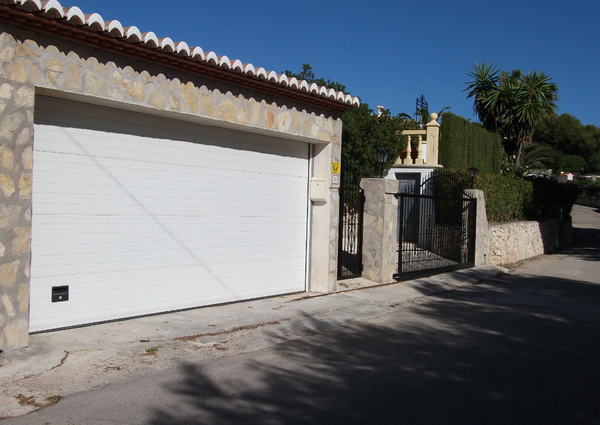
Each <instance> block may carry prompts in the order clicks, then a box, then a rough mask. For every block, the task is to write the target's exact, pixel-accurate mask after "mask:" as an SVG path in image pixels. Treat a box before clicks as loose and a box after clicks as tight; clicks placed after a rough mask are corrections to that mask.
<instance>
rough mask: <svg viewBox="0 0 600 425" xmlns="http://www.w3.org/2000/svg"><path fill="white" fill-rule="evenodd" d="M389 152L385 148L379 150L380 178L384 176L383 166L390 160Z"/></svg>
mask: <svg viewBox="0 0 600 425" xmlns="http://www.w3.org/2000/svg"><path fill="white" fill-rule="evenodd" d="M389 155H390V154H389V152H388V151H386V150H385V149H379V150H378V151H377V162H378V163H379V178H381V179H382V178H383V166H384V165H385V163H386V162H387V160H388V156H389Z"/></svg>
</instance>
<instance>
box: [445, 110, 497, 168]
mask: <svg viewBox="0 0 600 425" xmlns="http://www.w3.org/2000/svg"><path fill="white" fill-rule="evenodd" d="M439 149H440V151H439V152H440V153H439V162H440V164H442V165H443V166H444V167H446V168H454V169H463V170H464V169H467V168H469V167H477V168H478V169H479V170H481V171H487V172H490V173H500V155H501V152H502V149H503V148H502V142H501V139H500V136H499V135H497V134H494V133H490V132H489V131H487V130H485V129H484V128H483V127H481V126H480V125H478V124H475V123H472V122H469V121H467V120H466V119H464V118H463V117H459V116H458V115H454V114H452V113H448V112H445V113H444V114H443V116H442V124H441V127H440V143H439Z"/></svg>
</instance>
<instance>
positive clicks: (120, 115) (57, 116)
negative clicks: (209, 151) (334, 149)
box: [35, 96, 306, 156]
mask: <svg viewBox="0 0 600 425" xmlns="http://www.w3.org/2000/svg"><path fill="white" fill-rule="evenodd" d="M57 105H59V106H58V107H57ZM35 106H36V117H35V119H36V124H38V125H48V124H49V125H52V126H54V125H56V123H60V125H61V127H63V128H64V127H66V128H70V129H72V130H74V131H79V130H85V131H88V130H96V131H99V132H109V133H111V136H110V137H120V138H122V137H123V136H124V135H126V136H138V137H142V138H145V139H149V143H152V139H159V140H175V141H186V142H191V143H202V144H205V145H208V146H218V147H223V148H234V149H239V145H240V143H242V144H247V142H248V140H247V133H243V132H232V131H230V130H226V129H223V128H217V127H208V126H205V127H203V129H202V132H201V133H200V134H199V133H198V125H197V124H194V123H189V122H185V121H179V120H178V121H175V120H169V119H161V118H157V117H152V116H149V115H146V114H143V113H136V112H129V111H118V112H117V113H115V110H114V109H112V108H107V107H99V106H95V105H85V104H82V103H78V102H70V101H61V100H58V99H50V98H47V97H44V96H37V97H36V102H35ZM125 139H126V138H125ZM246 150H253V151H255V152H259V153H267V154H275V155H280V156H286V155H287V156H296V155H305V154H306V152H305V149H304V147H303V146H302V144H299V143H295V142H292V141H286V140H282V139H275V138H272V137H266V136H265V137H255V138H254V139H253V141H252V144H251V146H248V147H247V148H246Z"/></svg>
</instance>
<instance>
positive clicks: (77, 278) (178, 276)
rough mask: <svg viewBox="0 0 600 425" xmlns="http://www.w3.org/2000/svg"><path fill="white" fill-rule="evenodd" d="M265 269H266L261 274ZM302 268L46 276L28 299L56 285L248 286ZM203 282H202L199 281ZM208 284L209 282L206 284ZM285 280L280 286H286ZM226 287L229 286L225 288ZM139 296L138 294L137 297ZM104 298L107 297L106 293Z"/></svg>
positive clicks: (291, 263)
mask: <svg viewBox="0 0 600 425" xmlns="http://www.w3.org/2000/svg"><path fill="white" fill-rule="evenodd" d="M265 267H267V268H268V270H267V272H268V273H266V274H265ZM303 267H304V266H303V265H302V264H301V262H299V261H298V260H297V259H294V258H286V259H277V260H271V261H265V260H263V261H259V262H254V263H251V264H247V263H238V264H232V265H231V266H227V265H211V266H210V268H208V266H206V265H198V264H196V265H193V266H189V267H179V268H176V269H170V268H162V269H146V270H131V271H120V272H103V273H85V274H81V275H75V274H73V275H67V276H47V277H39V278H37V282H38V285H36V287H35V288H32V292H31V294H32V295H31V298H32V300H33V299H41V298H44V297H45V294H47V291H49V290H50V288H51V287H52V286H56V285H57V283H58V282H61V284H64V285H77V287H76V288H75V287H74V288H73V290H76V291H78V293H80V294H84V293H86V294H87V293H96V292H105V291H104V289H105V288H108V289H111V290H118V289H122V288H126V287H132V288H144V287H150V286H156V287H164V286H165V285H186V284H188V283H191V284H192V286H191V288H192V289H193V290H196V289H203V288H205V287H206V288H208V287H213V286H215V285H216V286H218V285H217V283H219V282H220V283H219V285H221V286H223V282H222V281H223V280H225V279H227V280H232V279H237V278H239V279H240V282H239V283H237V284H245V283H246V282H248V281H247V280H246V278H248V279H250V278H252V279H254V278H257V279H259V278H264V279H268V277H269V275H271V274H273V273H284V272H286V271H287V272H292V271H294V272H298V271H299V270H301V269H302V268H303ZM202 279H203V280H202ZM209 280H210V281H209ZM288 283H289V279H286V280H285V282H282V284H288ZM226 286H230V285H229V284H227V285H226ZM140 295H141V294H140ZM106 296H108V297H110V294H109V293H107V294H106Z"/></svg>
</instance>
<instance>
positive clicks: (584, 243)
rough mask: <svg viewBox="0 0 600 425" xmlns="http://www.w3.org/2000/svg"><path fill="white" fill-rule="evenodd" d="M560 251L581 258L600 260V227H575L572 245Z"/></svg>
mask: <svg viewBox="0 0 600 425" xmlns="http://www.w3.org/2000/svg"><path fill="white" fill-rule="evenodd" d="M560 253H561V254H566V255H571V256H573V257H574V258H577V259H579V260H587V261H600V229H585V228H577V227H575V228H573V237H572V240H571V246H569V247H567V248H565V249H563V250H562V251H560Z"/></svg>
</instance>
